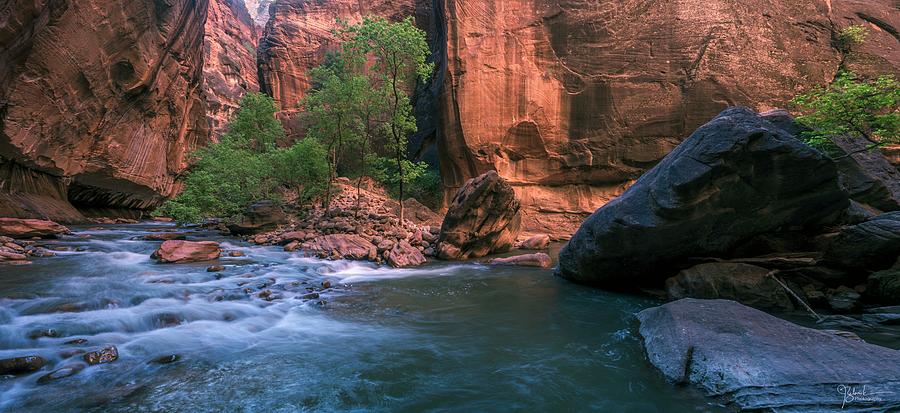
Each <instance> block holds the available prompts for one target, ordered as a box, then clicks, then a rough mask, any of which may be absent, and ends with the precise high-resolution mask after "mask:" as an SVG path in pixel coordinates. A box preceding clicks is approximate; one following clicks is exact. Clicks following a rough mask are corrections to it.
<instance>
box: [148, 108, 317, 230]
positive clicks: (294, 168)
mask: <svg viewBox="0 0 900 413" xmlns="http://www.w3.org/2000/svg"><path fill="white" fill-rule="evenodd" d="M277 109H278V107H277V106H276V105H275V102H274V100H272V98H270V97H268V96H266V95H263V94H260V93H251V94H248V95H247V96H246V97H244V99H243V100H241V107H240V109H239V110H238V112H237V113H236V114H235V116H234V117H233V118H232V120H231V122H230V123H229V125H228V132H227V133H226V134H225V135H224V136H223V137H222V139H221V141H220V142H219V143H216V144H212V145H209V146H208V147H206V148H203V149H200V150H198V151H196V152H195V153H194V156H195V158H196V161H195V162H194V164H193V165H192V166H191V168H190V170H189V171H188V172H187V174H186V175H185V177H184V181H183V182H184V190H183V191H182V193H181V194H180V195H178V196H177V197H176V198H175V199H172V200H169V201H167V202H166V203H165V204H163V205H162V206H161V207H160V208H159V209H158V210H157V211H156V212H155V214H156V215H164V216H169V217H172V218H173V219H175V220H177V221H179V222H199V221H202V220H203V219H206V218H231V217H236V216H238V215H240V214H241V213H242V212H243V211H244V210H245V209H246V208H247V206H248V205H250V204H252V203H254V202H256V201H259V200H262V199H273V198H276V197H275V196H274V194H273V191H274V190H275V189H276V188H277V187H278V186H279V185H288V186H290V187H291V188H295V189H299V190H300V196H301V198H303V197H306V198H308V197H312V196H315V194H317V193H318V191H321V189H322V187H323V186H324V184H323V182H324V181H326V180H327V169H328V167H327V163H326V160H325V150H324V149H322V147H321V146H320V145H319V144H318V143H317V142H315V141H312V140H310V141H308V142H307V141H303V142H299V143H297V144H296V145H294V146H292V147H290V148H287V149H280V150H279V149H276V144H277V142H278V141H279V140H281V139H282V138H283V137H284V129H283V128H282V126H281V122H279V121H278V119H276V118H275V112H276V111H277ZM323 171H324V172H323Z"/></svg>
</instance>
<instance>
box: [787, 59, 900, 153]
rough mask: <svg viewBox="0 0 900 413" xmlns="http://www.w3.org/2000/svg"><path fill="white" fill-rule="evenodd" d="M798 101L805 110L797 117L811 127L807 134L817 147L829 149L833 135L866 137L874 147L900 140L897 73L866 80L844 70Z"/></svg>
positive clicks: (899, 103)
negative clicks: (829, 82)
mask: <svg viewBox="0 0 900 413" xmlns="http://www.w3.org/2000/svg"><path fill="white" fill-rule="evenodd" d="M794 104H796V105H797V106H798V107H799V108H800V109H801V111H802V112H803V114H802V115H801V116H798V117H797V120H798V121H799V122H800V123H802V124H803V125H804V126H806V127H808V128H810V130H809V131H808V132H805V133H804V137H805V138H806V139H807V141H808V142H809V143H810V144H811V145H813V146H818V147H822V148H825V149H828V148H830V147H831V138H832V137H835V136H843V135H850V136H853V137H854V138H857V139H864V140H865V142H866V144H867V146H868V148H870V149H871V148H876V147H879V146H883V145H888V144H894V143H898V142H900V82H898V81H897V80H896V79H895V78H894V77H893V76H881V77H878V78H876V79H870V80H865V79H860V78H859V77H857V76H856V75H854V74H853V73H850V72H844V73H841V74H840V75H839V76H838V77H837V79H835V81H834V82H833V83H831V84H830V85H828V86H826V87H820V88H816V89H814V90H812V91H810V92H809V93H806V94H802V95H800V96H798V97H796V98H795V99H794Z"/></svg>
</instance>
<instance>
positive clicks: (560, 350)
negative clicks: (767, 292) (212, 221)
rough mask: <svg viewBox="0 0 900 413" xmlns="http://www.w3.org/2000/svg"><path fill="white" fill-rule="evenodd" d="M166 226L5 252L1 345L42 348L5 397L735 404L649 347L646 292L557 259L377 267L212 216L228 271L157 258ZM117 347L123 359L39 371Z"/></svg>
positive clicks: (192, 404)
mask: <svg viewBox="0 0 900 413" xmlns="http://www.w3.org/2000/svg"><path fill="white" fill-rule="evenodd" d="M172 229H174V226H172V225H171V224H162V223H141V224H135V225H111V226H102V227H99V228H90V229H88V228H73V230H74V231H75V233H74V235H73V236H66V237H65V238H63V239H60V240H52V241H47V242H44V241H41V242H42V243H45V244H48V245H50V246H52V247H54V248H55V249H59V250H68V251H59V252H57V255H56V256H55V257H49V258H38V259H35V260H34V263H33V264H31V265H26V266H0V359H3V358H9V357H18V356H25V355H39V356H41V357H43V358H45V359H46V360H47V366H45V367H44V368H43V369H42V370H40V371H38V372H35V373H32V374H29V375H25V376H18V377H12V376H7V377H0V412H51V411H52V412H76V411H79V412H80V411H87V412H100V411H104V412H126V411H127V412H206V411H209V412H219V411H227V412H297V411H385V412H386V411H391V412H420V411H446V412H493V411H498V412H499V411H541V412H553V411H560V412H576V411H609V412H612V411H615V412H666V413H677V412H707V411H709V412H717V411H724V409H723V408H722V407H721V406H719V405H718V404H717V403H716V401H715V400H712V399H708V398H705V397H703V396H702V395H700V394H699V393H697V392H696V391H694V390H692V389H691V388H688V387H678V386H673V385H671V384H669V383H667V382H665V380H664V379H663V378H662V376H661V375H660V374H659V373H658V372H657V371H655V370H654V369H653V368H652V366H651V365H650V364H649V362H648V361H647V360H646V358H645V356H644V354H643V352H642V349H641V342H640V338H639V336H638V335H637V322H636V320H635V318H634V314H635V313H636V312H638V311H640V310H642V309H644V308H647V307H651V306H654V305H658V304H659V303H658V302H655V301H653V300H651V299H647V298H642V297H635V296H629V295H619V294H615V293H609V292H603V291H598V290H594V289H590V288H586V287H582V286H578V285H574V284H571V283H568V282H566V281H564V280H561V279H558V278H556V277H554V276H553V275H552V272H551V271H550V270H539V269H523V268H511V267H487V266H484V265H480V264H477V263H465V264H449V263H434V264H429V265H427V266H425V267H421V268H416V269H402V270H398V269H391V268H385V267H380V268H379V267H376V266H375V265H372V264H368V263H360V262H347V261H322V260H318V259H313V258H308V257H304V256H303V254H302V253H300V252H298V253H286V252H284V251H282V250H281V248H278V247H261V246H251V245H248V244H246V243H243V242H240V241H238V240H236V239H234V238H225V237H222V236H220V235H217V234H215V233H209V232H202V231H200V230H198V231H195V232H191V233H189V238H188V239H193V240H210V239H211V240H216V241H220V242H222V246H223V249H225V250H226V251H240V252H241V253H243V254H244V256H243V257H233V258H223V259H221V260H220V262H219V264H222V265H224V267H225V270H224V271H221V272H207V267H208V266H209V265H210V264H209V263H200V264H174V265H173V264H167V265H163V264H157V263H155V262H154V261H153V260H152V259H151V258H150V254H151V253H152V252H153V251H154V250H155V248H156V247H157V246H158V245H159V242H158V241H143V240H137V238H138V237H140V236H142V235H146V234H149V233H152V232H157V231H163V230H172ZM326 282H327V283H330V284H331V288H323V287H322V286H323V283H326ZM265 291H270V292H271V295H268V296H267V297H266V294H265V293H263V296H262V297H261V296H260V292H265ZM316 294H318V297H316ZM302 297H305V298H302ZM48 330H52V331H48ZM48 336H49V337H48ZM35 337H36V338H35ZM76 339H84V340H86V342H84V343H81V344H67V342H68V343H71V342H72V340H76ZM106 345H114V346H116V347H117V348H118V352H119V359H118V360H116V361H114V362H112V363H108V364H100V365H96V366H89V367H86V368H85V369H84V370H82V371H80V372H79V373H77V374H75V375H73V376H70V377H66V378H62V379H58V380H54V381H51V382H49V383H47V384H39V383H38V379H39V378H40V377H41V376H44V375H46V374H47V373H49V372H50V371H52V370H54V369H56V368H59V367H60V366H63V365H66V364H71V363H73V362H80V361H81V357H82V354H78V352H79V351H81V350H86V351H92V350H96V349H99V348H101V347H103V346H106ZM168 356H177V357H174V358H177V361H175V362H173V363H168V364H160V363H156V362H153V360H155V359H158V358H160V357H168ZM171 360H172V358H170V359H169V361H171Z"/></svg>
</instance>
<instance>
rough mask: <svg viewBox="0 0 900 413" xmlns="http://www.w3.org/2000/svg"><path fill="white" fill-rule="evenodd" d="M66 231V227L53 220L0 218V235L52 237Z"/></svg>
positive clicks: (67, 230) (67, 231)
mask: <svg viewBox="0 0 900 413" xmlns="http://www.w3.org/2000/svg"><path fill="white" fill-rule="evenodd" d="M67 233H69V229H68V228H66V227H64V226H62V225H60V224H57V223H55V222H53V221H45V220H40V219H18V218H0V236H6V237H12V238H35V237H37V238H52V237H56V236H58V235H61V234H67Z"/></svg>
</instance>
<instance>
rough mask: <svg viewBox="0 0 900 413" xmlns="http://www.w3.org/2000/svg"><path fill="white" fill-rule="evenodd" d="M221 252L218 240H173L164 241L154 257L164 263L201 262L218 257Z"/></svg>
mask: <svg viewBox="0 0 900 413" xmlns="http://www.w3.org/2000/svg"><path fill="white" fill-rule="evenodd" d="M221 253H222V250H221V249H220V248H219V243H217V242H213V241H199V242H197V241H178V240H171V241H166V242H163V243H162V245H160V247H159V249H158V250H156V252H154V253H153V258H155V259H157V260H159V261H160V262H163V263H185V262H200V261H211V260H214V259H217V258H219V255H221Z"/></svg>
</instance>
